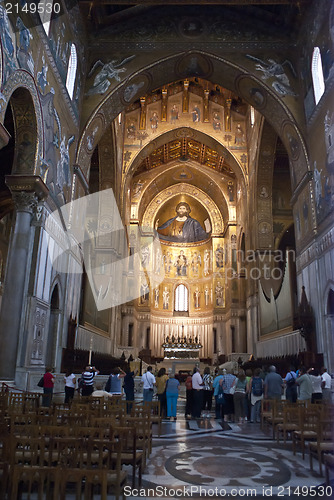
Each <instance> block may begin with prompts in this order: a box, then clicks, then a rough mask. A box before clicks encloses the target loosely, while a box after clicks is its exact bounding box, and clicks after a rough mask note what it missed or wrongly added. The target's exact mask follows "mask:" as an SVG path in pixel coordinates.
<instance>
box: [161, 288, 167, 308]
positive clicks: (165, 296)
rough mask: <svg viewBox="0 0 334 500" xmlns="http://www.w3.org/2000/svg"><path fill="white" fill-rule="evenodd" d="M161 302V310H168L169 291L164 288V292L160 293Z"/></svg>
mask: <svg viewBox="0 0 334 500" xmlns="http://www.w3.org/2000/svg"><path fill="white" fill-rule="evenodd" d="M162 302H163V308H164V309H168V308H169V290H168V288H167V287H166V286H165V289H164V291H163V292H162Z"/></svg>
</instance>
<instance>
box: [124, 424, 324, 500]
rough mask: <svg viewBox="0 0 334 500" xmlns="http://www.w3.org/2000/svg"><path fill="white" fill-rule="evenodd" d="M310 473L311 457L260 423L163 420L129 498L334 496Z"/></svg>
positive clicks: (316, 466) (315, 469)
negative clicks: (280, 440)
mask: <svg viewBox="0 0 334 500" xmlns="http://www.w3.org/2000/svg"><path fill="white" fill-rule="evenodd" d="M318 470H319V469H318V464H317V462H315V464H314V471H313V472H311V471H310V467H309V457H308V455H307V456H306V458H305V460H302V457H301V453H297V454H296V455H295V456H294V455H293V453H292V446H291V443H289V444H287V445H286V447H284V446H283V445H277V443H276V442H275V441H273V440H272V438H271V434H270V432H269V431H268V432H263V431H262V430H261V429H260V426H259V425H258V424H250V423H245V424H243V425H240V426H239V425H236V424H224V423H221V422H220V421H218V420H215V419H214V418H210V419H200V420H185V419H184V418H182V417H180V418H179V417H178V420H177V422H169V421H166V422H164V423H163V426H162V433H161V436H160V437H158V436H155V437H154V446H153V451H152V454H151V456H150V458H149V460H148V463H147V468H146V470H145V473H144V475H143V484H142V488H141V489H138V488H137V489H136V490H131V489H130V488H129V489H128V490H127V493H128V495H127V496H128V498H130V499H132V498H139V497H140V498H151V497H159V498H161V499H162V500H164V499H167V498H189V497H191V498H193V499H199V498H224V497H233V498H237V499H239V498H244V497H246V498H248V497H254V498H261V499H263V498H268V497H271V498H275V499H278V498H282V497H286V498H287V497H289V498H293V499H297V498H298V499H299V500H301V499H302V498H303V499H311V498H332V497H333V490H334V488H333V487H332V486H333V483H332V484H331V486H330V487H327V488H326V485H325V482H324V478H323V477H321V476H320V475H319V474H318V472H317V471H318Z"/></svg>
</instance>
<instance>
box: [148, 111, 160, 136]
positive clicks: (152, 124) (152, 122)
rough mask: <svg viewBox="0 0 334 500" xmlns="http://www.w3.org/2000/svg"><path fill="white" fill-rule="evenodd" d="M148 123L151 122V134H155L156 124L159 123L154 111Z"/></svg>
mask: <svg viewBox="0 0 334 500" xmlns="http://www.w3.org/2000/svg"><path fill="white" fill-rule="evenodd" d="M150 122H151V129H152V132H156V130H157V128H158V123H159V117H158V113H157V112H156V111H154V113H153V115H152V116H151V118H150Z"/></svg>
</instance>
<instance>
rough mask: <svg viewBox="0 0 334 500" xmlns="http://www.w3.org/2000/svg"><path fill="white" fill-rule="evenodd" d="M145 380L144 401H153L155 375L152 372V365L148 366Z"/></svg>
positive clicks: (143, 378)
mask: <svg viewBox="0 0 334 500" xmlns="http://www.w3.org/2000/svg"><path fill="white" fill-rule="evenodd" d="M141 379H142V381H143V403H145V401H152V399H153V387H154V385H155V376H154V375H153V373H152V366H148V367H147V370H146V373H144V375H143V376H142V378H141Z"/></svg>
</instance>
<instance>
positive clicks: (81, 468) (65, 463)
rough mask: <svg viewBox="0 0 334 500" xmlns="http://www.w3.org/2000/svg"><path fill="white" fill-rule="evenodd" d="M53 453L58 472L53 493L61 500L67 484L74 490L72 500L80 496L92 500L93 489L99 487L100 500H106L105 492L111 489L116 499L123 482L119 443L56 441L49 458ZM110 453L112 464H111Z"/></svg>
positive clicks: (77, 499)
mask: <svg viewBox="0 0 334 500" xmlns="http://www.w3.org/2000/svg"><path fill="white" fill-rule="evenodd" d="M54 451H55V452H56V453H57V463H58V467H59V468H60V475H59V484H58V485H57V489H58V490H59V492H60V499H61V500H62V499H64V500H65V499H66V493H67V488H68V486H69V484H71V485H72V486H73V485H74V486H75V491H76V500H80V499H81V498H82V495H84V498H85V500H88V499H92V498H93V496H92V495H93V489H94V486H99V488H100V495H101V499H102V500H107V493H108V489H109V488H113V491H114V494H115V496H116V499H117V500H118V499H119V496H120V495H121V493H122V492H123V491H124V486H125V483H126V478H127V474H126V472H125V471H122V469H121V451H122V449H121V442H117V443H116V442H112V441H106V442H103V441H99V440H97V441H96V440H94V439H88V440H85V441H81V442H80V441H79V440H78V439H73V438H70V439H64V440H59V439H57V440H55V441H54V443H53V453H52V456H53V457H55V455H54ZM113 453H115V457H116V460H115V461H113V460H112V454H113ZM53 459H54V458H53ZM113 465H114V468H113Z"/></svg>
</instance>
